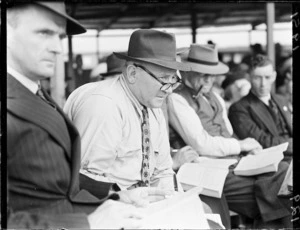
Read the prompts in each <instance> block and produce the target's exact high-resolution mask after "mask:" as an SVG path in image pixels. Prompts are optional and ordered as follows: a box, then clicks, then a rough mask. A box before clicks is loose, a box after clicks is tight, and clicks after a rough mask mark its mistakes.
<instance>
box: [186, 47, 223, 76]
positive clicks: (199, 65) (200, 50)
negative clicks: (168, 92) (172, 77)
mask: <svg viewBox="0 0 300 230" xmlns="http://www.w3.org/2000/svg"><path fill="white" fill-rule="evenodd" d="M180 56H181V62H183V63H187V64H189V65H190V67H191V71H194V72H199V73H206V74H225V73H227V72H228V71H229V68H228V66H227V65H225V64H224V63H222V62H220V61H219V58H218V50H217V47H216V46H215V45H213V44H207V45H199V44H191V46H190V49H189V52H188V53H187V52H184V53H181V55H180Z"/></svg>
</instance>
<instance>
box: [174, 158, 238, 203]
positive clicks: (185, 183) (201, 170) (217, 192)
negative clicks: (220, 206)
mask: <svg viewBox="0 0 300 230" xmlns="http://www.w3.org/2000/svg"><path fill="white" fill-rule="evenodd" d="M199 161H200V163H185V164H184V165H182V166H181V167H180V169H179V171H178V173H177V178H178V181H179V182H180V183H181V185H182V187H183V189H184V190H189V189H190V188H193V187H195V186H200V187H202V188H203V190H202V191H201V194H203V195H206V196H212V197H217V198H220V197H221V196H222V192H223V187H224V183H225V179H226V176H227V174H228V168H229V166H230V165H232V164H235V163H236V162H237V160H236V159H211V158H206V159H205V158H202V157H201V158H199Z"/></svg>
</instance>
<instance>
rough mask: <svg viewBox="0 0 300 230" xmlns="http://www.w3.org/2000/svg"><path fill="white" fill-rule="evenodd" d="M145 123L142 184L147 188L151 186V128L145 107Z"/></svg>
mask: <svg viewBox="0 0 300 230" xmlns="http://www.w3.org/2000/svg"><path fill="white" fill-rule="evenodd" d="M142 113H143V122H142V151H143V161H142V182H143V185H144V186H146V187H149V186H150V173H149V156H150V128H149V114H148V111H147V108H146V107H143V110H142Z"/></svg>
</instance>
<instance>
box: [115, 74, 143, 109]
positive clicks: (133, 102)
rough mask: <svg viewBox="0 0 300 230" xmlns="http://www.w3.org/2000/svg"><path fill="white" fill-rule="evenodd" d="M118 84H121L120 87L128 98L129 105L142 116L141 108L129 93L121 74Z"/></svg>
mask: <svg viewBox="0 0 300 230" xmlns="http://www.w3.org/2000/svg"><path fill="white" fill-rule="evenodd" d="M120 83H121V86H122V87H123V89H124V91H125V93H126V94H127V96H128V97H129V99H130V101H131V103H132V104H133V106H134V107H135V108H136V109H137V111H138V113H139V114H140V115H142V110H143V106H142V105H141V104H140V103H139V101H138V100H137V99H136V97H135V96H134V95H133V94H132V92H131V91H130V89H129V87H128V85H127V83H126V80H125V78H124V75H123V74H121V75H120Z"/></svg>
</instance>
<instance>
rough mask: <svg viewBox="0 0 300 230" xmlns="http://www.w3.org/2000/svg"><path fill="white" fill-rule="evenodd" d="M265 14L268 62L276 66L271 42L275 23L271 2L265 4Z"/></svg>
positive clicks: (273, 7)
mask: <svg viewBox="0 0 300 230" xmlns="http://www.w3.org/2000/svg"><path fill="white" fill-rule="evenodd" d="M266 13H267V17H266V19H267V21H266V25H267V55H268V57H269V58H270V60H271V61H272V62H273V63H274V66H276V64H277V63H275V61H276V60H275V49H274V40H273V37H274V36H273V25H274V22H275V5H274V3H273V2H268V3H266Z"/></svg>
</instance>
